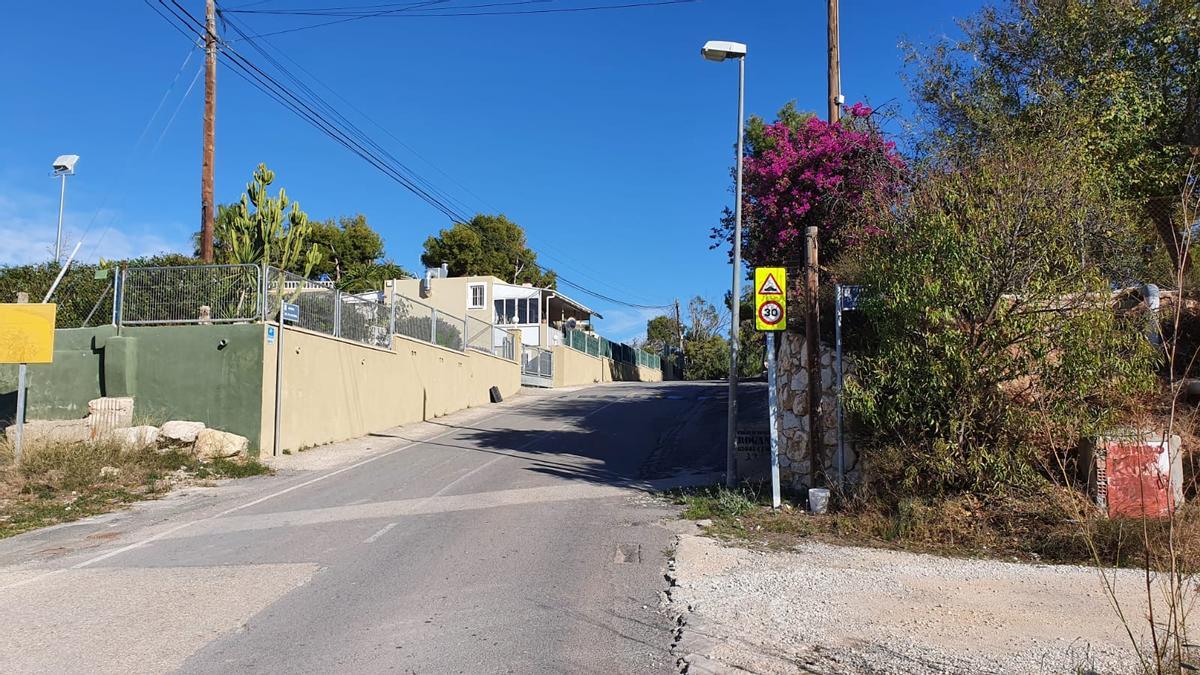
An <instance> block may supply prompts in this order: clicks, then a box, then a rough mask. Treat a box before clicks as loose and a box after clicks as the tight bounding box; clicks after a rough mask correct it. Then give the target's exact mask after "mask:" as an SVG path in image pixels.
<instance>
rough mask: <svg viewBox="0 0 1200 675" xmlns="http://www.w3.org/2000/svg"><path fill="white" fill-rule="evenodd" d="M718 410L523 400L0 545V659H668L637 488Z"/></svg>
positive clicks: (671, 479) (155, 665)
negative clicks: (250, 477)
mask: <svg viewBox="0 0 1200 675" xmlns="http://www.w3.org/2000/svg"><path fill="white" fill-rule="evenodd" d="M724 406H725V399H724V386H723V385H722V384H720V383H713V384H692V383H664V384H616V385H605V386H601V387H590V388H586V389H580V390H575V391H569V392H550V393H541V394H531V395H522V396H519V397H517V398H516V399H514V400H513V401H510V402H506V403H504V404H501V405H498V406H492V407H488V408H480V409H474V410H470V411H464V412H463V413H459V414H456V415H452V416H448V417H445V418H442V419H440V420H437V421H434V422H427V423H423V424H420V425H414V426H412V427H406V428H404V429H397V430H393V431H390V432H386V433H382V434H376V435H374V436H373V437H371V438H368V439H362V440H360V441H357V442H352V443H347V444H341V445H339V446H336V447H329V448H322V449H318V450H314V451H311V452H308V453H304V454H303V455H300V456H297V457H294V458H287V460H288V461H285V462H282V463H281V464H280V469H279V471H278V473H277V474H276V475H274V476H269V477H261V478H255V479H248V480H243V481H234V482H227V483H224V484H222V485H219V486H217V487H212V488H189V489H187V490H184V491H182V492H181V493H178V494H175V495H173V496H171V497H169V498H166V499H163V500H159V501H157V502H151V503H147V504H143V505H139V506H138V507H136V508H134V509H131V510H129V511H125V512H121V513H117V514H110V515H107V516H102V517H98V518H92V519H89V520H86V521H81V522H80V523H76V524H70V525H64V526H59V527H55V528H49V529H46V530H41V531H38V532H33V533H29V534H27V535H23V536H20V537H15V538H13V539H9V540H6V541H3V542H0V610H2V611H0V672H11V673H16V672H55V673H69V672H89V673H91V672H121V673H130V672H172V671H180V672H186V673H225V672H239V673H256V672H272V673H275V672H305V673H309V672H319V673H326V672H347V673H349V672H353V673H374V672H400V673H497V672H500V673H502V672H519V673H533V672H572V673H578V672H604V673H613V672H625V673H654V672H672V671H674V659H673V657H672V656H671V655H670V654H669V646H670V642H671V635H672V626H671V625H670V623H669V621H668V619H667V617H666V616H664V615H663V614H662V613H661V612H660V610H659V601H658V593H659V592H660V591H661V590H663V589H664V587H665V582H664V580H663V576H662V573H663V565H664V563H665V559H666V555H667V550H668V548H669V546H670V544H671V534H670V532H669V531H668V530H667V529H666V528H665V527H663V525H662V521H663V519H664V518H667V517H669V516H670V515H671V514H672V510H671V508H670V507H668V506H667V505H665V503H664V502H662V501H661V500H658V499H655V498H654V497H653V493H654V491H655V490H656V489H658V488H662V487H666V486H669V485H672V484H676V483H681V482H691V483H700V482H705V481H706V480H711V473H710V472H711V471H714V470H717V469H719V468H720V467H721V466H722V465H723V459H724V457H723V455H724V447H723V446H724V435H725V434H724V428H725V422H724Z"/></svg>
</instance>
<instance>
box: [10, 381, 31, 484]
mask: <svg viewBox="0 0 1200 675" xmlns="http://www.w3.org/2000/svg"><path fill="white" fill-rule="evenodd" d="M28 370H29V366H27V365H25V364H24V363H22V364H21V365H20V366H18V367H17V419H16V427H17V435H16V438H15V439H14V441H15V444H14V445H13V464H17V465H19V464H20V463H21V437H22V436H24V435H25V374H26V372H28Z"/></svg>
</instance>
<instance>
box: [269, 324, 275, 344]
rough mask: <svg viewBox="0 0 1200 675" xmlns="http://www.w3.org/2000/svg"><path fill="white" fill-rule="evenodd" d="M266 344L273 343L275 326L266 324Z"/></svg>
mask: <svg viewBox="0 0 1200 675" xmlns="http://www.w3.org/2000/svg"><path fill="white" fill-rule="evenodd" d="M267 344H269V345H273V344H275V326H267Z"/></svg>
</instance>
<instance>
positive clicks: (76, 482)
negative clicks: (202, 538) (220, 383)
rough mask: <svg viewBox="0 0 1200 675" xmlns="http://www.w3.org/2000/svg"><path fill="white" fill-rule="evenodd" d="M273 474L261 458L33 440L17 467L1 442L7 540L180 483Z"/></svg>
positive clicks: (0, 494) (2, 528)
mask: <svg viewBox="0 0 1200 675" xmlns="http://www.w3.org/2000/svg"><path fill="white" fill-rule="evenodd" d="M269 472H270V469H269V468H267V467H266V466H264V465H263V464H260V463H259V462H256V461H247V462H245V463H241V462H235V461H232V460H229V459H215V460H212V461H203V460H200V459H198V458H196V457H194V456H192V455H190V454H188V453H186V452H182V451H178V450H167V451H163V452H159V451H158V450H156V449H154V448H145V449H141V450H127V449H122V448H121V447H120V446H118V445H116V444H106V443H53V444H31V445H30V446H29V447H27V448H26V452H25V453H24V456H23V457H22V461H21V464H20V465H19V466H14V465H13V462H12V447H11V446H9V445H8V444H7V443H5V442H0V538H2V537H9V536H12V535H15V534H20V533H21V532H26V531H29V530H32V529H35V528H38V527H44V526H46V525H53V524H56V523H63V522H69V521H72V520H77V519H79V518H85V517H87V516H92V515H96V514H99V513H105V512H107V511H112V510H114V509H118V508H121V507H122V506H124V505H126V504H129V503H131V502H134V501H138V500H140V499H152V498H154V497H156V496H158V495H160V494H162V493H163V492H165V491H167V490H168V489H170V487H171V486H172V485H173V484H175V483H179V482H185V481H195V480H205V479H216V478H244V477H247V476H257V475H261V474H264V473H269Z"/></svg>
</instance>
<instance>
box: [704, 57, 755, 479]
mask: <svg viewBox="0 0 1200 675" xmlns="http://www.w3.org/2000/svg"><path fill="white" fill-rule="evenodd" d="M700 54H701V55H702V56H703V57H704V58H706V59H708V60H709V61H724V60H725V59H737V62H738V118H737V190H736V193H737V194H736V196H735V198H736V202H735V204H734V207H733V214H734V216H733V298H732V302H731V307H730V312H729V314H730V318H729V428H728V430H727V435H726V438H725V485H726V487H734V485H735V484H736V483H737V472H736V471H735V466H734V465H735V463H736V461H737V457H736V455H735V453H734V450H735V448H736V445H737V384H738V370H737V366H738V332H739V331H738V324H739V323H740V319H741V317H740V316H739V310H740V308H741V289H740V285H741V276H742V138H743V136H744V135H745V134H744V131H743V126H744V123H743V120H742V118H743V116H744V115H745V99H746V45H744V44H742V43H740V42H726V41H724V40H710V41H708V42H706V43H704V47H702V48H701V49H700Z"/></svg>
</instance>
